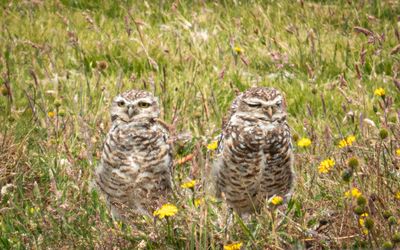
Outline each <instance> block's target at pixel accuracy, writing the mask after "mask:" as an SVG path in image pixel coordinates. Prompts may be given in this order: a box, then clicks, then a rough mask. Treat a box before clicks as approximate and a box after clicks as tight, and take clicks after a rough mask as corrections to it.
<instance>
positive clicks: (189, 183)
mask: <svg viewBox="0 0 400 250" xmlns="http://www.w3.org/2000/svg"><path fill="white" fill-rule="evenodd" d="M195 185H196V180H192V181H187V182H185V183H182V185H181V188H193V187H194V186H195Z"/></svg>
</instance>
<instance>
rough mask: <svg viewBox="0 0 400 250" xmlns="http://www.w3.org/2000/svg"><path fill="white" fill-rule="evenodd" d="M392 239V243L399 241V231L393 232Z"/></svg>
mask: <svg viewBox="0 0 400 250" xmlns="http://www.w3.org/2000/svg"><path fill="white" fill-rule="evenodd" d="M392 239H393V242H394V243H400V233H399V232H396V233H394V234H393V237H392Z"/></svg>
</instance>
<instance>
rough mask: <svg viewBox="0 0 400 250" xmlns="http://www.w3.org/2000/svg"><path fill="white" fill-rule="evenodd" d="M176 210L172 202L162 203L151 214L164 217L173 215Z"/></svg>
mask: <svg viewBox="0 0 400 250" xmlns="http://www.w3.org/2000/svg"><path fill="white" fill-rule="evenodd" d="M177 212H178V208H177V207H176V206H175V205H173V204H164V205H162V207H161V208H159V209H157V210H156V211H154V213H153V215H154V216H158V218H160V219H162V218H164V217H170V216H174V215H175V214H176V213H177Z"/></svg>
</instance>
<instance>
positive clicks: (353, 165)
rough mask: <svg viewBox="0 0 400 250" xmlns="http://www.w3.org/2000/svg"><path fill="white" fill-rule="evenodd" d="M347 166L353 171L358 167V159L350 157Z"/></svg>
mask: <svg viewBox="0 0 400 250" xmlns="http://www.w3.org/2000/svg"><path fill="white" fill-rule="evenodd" d="M347 165H348V166H349V167H350V168H351V169H354V168H356V167H358V165H359V162H358V159H357V158H356V157H351V158H350V159H349V161H348V162H347Z"/></svg>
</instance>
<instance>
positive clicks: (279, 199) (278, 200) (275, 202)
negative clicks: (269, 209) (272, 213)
mask: <svg viewBox="0 0 400 250" xmlns="http://www.w3.org/2000/svg"><path fill="white" fill-rule="evenodd" d="M270 203H271V204H273V205H275V206H279V205H282V203H283V198H282V197H281V196H274V197H272V198H271V200H270Z"/></svg>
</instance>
